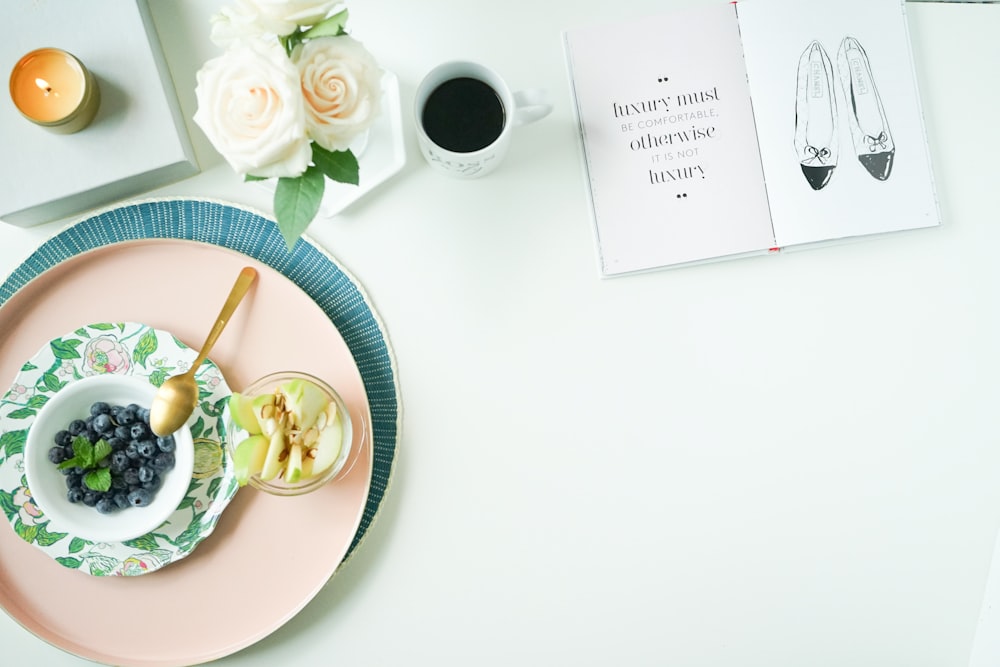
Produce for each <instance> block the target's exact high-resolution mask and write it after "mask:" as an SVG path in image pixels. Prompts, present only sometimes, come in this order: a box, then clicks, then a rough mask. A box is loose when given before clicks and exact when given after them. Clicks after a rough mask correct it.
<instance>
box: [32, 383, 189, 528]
mask: <svg viewBox="0 0 1000 667" xmlns="http://www.w3.org/2000/svg"><path fill="white" fill-rule="evenodd" d="M155 394H156V387H155V386H153V385H151V384H150V383H149V382H148V381H147V380H146V379H144V378H139V377H131V376H124V375H114V374H110V373H109V374H105V375H96V376H93V377H88V378H83V379H81V380H76V381H73V382H70V383H69V384H67V385H66V386H65V387H63V388H62V389H60V390H59V392H58V393H56V394H55V395H53V396H52V398H50V399H49V400H48V402H46V403H45V405H43V406H42V408H41V410H39V411H38V415H37V416H36V418H35V421H34V423H33V424H32V425H31V427H30V429H29V430H28V435H27V438H26V440H25V444H24V475H25V478H26V479H27V483H28V489H29V490H30V492H31V497H32V498H33V499H34V502H35V505H37V506H38V509H39V510H41V512H42V514H44V515H45V516H46V517H47V518H48V519H49V521H50V522H51V530H58V531H59V532H66V533H69V534H71V535H73V536H74V537H78V538H82V539H86V540H90V541H92V542H124V541H126V540H131V539H135V538H137V537H140V536H142V535H145V534H146V533H149V532H151V531H153V530H155V529H157V528H158V527H160V526H161V525H162V524H163V522H164V521H166V520H167V519H168V518H169V517H170V515H171V514H173V513H174V511H175V510H176V509H177V507H178V506H179V505H180V503H181V501H182V500H184V496H185V495H186V494H187V490H188V486H190V484H191V475H192V472H193V470H194V443H193V441H192V439H191V431H190V429H189V428H188V427H187V426H186V425H185V426H184V427H182V428H180V429H178V430H177V431H175V432H174V433H173V435H172V436H171V437H172V438H173V449H172V452H173V454H174V465H173V467H172V468H170V469H168V470H165V471H164V472H162V473H158V474H159V475H160V480H161V482H160V483H159V484H160V485H159V488H154V489H153V493H152V500H151V501H150V502H149V504H147V505H144V506H141V507H136V506H127V507H124V508H120V509H118V510H114V511H111V512H110V513H106V514H103V513H101V512H99V511H98V510H97V508H96V507H91V506H87V505H85V504H84V503H83V502H75V503H74V502H70V500H69V498H68V497H67V495H68V489H67V475H65V474H63V472H62V471H60V470H59V469H58V467H57V465H56V464H55V463H53V462H52V461H51V460H50V459H49V450H50V449H52V448H53V447H54V446H55V442H56V438H57V434H58V433H59V432H60V431H64V430H67V429H68V428H69V425H70V423H71V422H73V421H74V420H85V419H87V418H88V417H90V415H91V412H90V409H91V406H92V405H93V404H94V403H98V402H103V403H108V404H110V405H112V406H114V405H117V406H122V407H125V406H128V405H130V404H133V403H134V404H135V405H137V406H139V408H140V409H145V410H148V409H149V406H150V405H151V404H152V402H153V396H154V395H155ZM149 437H151V438H152V441H153V442H154V443H155V442H156V436H149ZM154 448H155V447H154ZM110 458H111V457H110V456H109V459H110Z"/></svg>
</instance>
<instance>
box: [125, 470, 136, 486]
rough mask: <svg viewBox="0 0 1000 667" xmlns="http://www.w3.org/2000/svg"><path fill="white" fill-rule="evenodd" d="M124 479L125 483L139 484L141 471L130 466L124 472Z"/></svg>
mask: <svg viewBox="0 0 1000 667" xmlns="http://www.w3.org/2000/svg"><path fill="white" fill-rule="evenodd" d="M122 479H124V480H125V483H126V484H128V485H129V486H138V484H139V471H138V470H136V469H135V468H129V469H128V470H126V471H125V472H123V473H122Z"/></svg>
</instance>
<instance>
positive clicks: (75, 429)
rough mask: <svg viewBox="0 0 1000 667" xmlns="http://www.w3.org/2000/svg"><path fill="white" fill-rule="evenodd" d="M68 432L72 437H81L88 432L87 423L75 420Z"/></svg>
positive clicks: (70, 424)
mask: <svg viewBox="0 0 1000 667" xmlns="http://www.w3.org/2000/svg"><path fill="white" fill-rule="evenodd" d="M66 430H67V431H69V434H70V435H73V436H76V435H81V434H83V433H85V432H86V431H87V422H85V421H83V420H82V419H74V420H73V421H71V422H70V423H69V427H68V428H67V429H66Z"/></svg>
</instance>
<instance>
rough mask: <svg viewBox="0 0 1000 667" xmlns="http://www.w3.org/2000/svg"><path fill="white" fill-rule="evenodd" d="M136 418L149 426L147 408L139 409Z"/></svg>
mask: <svg viewBox="0 0 1000 667" xmlns="http://www.w3.org/2000/svg"><path fill="white" fill-rule="evenodd" d="M136 416H137V417H138V418H139V420H140V421H141V422H143V423H145V424H146V425H147V426H149V408H139V411H138V412H137V413H136Z"/></svg>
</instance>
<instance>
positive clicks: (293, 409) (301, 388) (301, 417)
mask: <svg viewBox="0 0 1000 667" xmlns="http://www.w3.org/2000/svg"><path fill="white" fill-rule="evenodd" d="M275 393H276V394H282V395H283V397H284V401H285V410H287V411H288V412H290V413H291V414H292V418H293V423H294V424H295V425H296V426H297V427H298V428H299V429H301V430H302V431H306V430H308V429H310V428H312V427H313V426H315V425H316V419H317V418H318V417H319V414H320V413H321V412H323V411H324V410H326V406H327V404H328V403H329V402H330V399H329V398H328V397H327V395H326V394H325V393H324V392H323V390H322V389H320V388H319V387H317V386H316V384H315V383H313V382H310V381H309V380H302V379H299V378H296V379H294V380H289V381H287V382H284V383H282V384H281V385H280V386H279V387H278V388H277V390H276V391H275Z"/></svg>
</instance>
